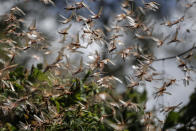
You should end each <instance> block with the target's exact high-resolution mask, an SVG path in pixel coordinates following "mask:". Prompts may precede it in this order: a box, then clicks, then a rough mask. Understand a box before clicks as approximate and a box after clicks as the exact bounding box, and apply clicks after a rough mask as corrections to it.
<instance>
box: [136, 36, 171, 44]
mask: <svg viewBox="0 0 196 131" xmlns="http://www.w3.org/2000/svg"><path fill="white" fill-rule="evenodd" d="M135 36H136V37H137V38H138V39H151V40H153V41H154V42H156V44H157V46H158V47H159V46H162V45H163V44H164V41H165V40H166V39H167V38H168V37H169V35H168V36H166V37H165V38H164V39H163V40H160V39H158V38H156V37H153V36H142V35H140V34H137V33H136V34H135Z"/></svg>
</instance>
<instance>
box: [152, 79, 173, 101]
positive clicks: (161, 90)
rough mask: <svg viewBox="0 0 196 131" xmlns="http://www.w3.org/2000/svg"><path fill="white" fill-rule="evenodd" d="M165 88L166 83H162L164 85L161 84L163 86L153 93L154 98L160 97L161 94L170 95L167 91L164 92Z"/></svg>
mask: <svg viewBox="0 0 196 131" xmlns="http://www.w3.org/2000/svg"><path fill="white" fill-rule="evenodd" d="M166 87H167V83H166V82H164V83H163V86H162V87H161V88H159V89H158V91H156V92H155V93H154V95H155V98H157V97H160V96H162V95H163V94H168V95H171V93H170V92H167V91H166Z"/></svg>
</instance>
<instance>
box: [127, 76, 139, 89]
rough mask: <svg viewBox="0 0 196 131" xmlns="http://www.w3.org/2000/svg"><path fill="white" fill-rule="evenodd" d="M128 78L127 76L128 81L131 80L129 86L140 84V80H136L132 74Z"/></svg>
mask: <svg viewBox="0 0 196 131" xmlns="http://www.w3.org/2000/svg"><path fill="white" fill-rule="evenodd" d="M126 78H127V79H128V81H129V82H130V83H129V84H128V85H127V87H128V88H133V87H136V86H139V82H138V81H135V80H134V79H133V77H132V76H128V77H126Z"/></svg>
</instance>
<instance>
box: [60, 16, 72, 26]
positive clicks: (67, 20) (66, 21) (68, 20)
mask: <svg viewBox="0 0 196 131" xmlns="http://www.w3.org/2000/svg"><path fill="white" fill-rule="evenodd" d="M59 16H60V17H61V18H63V19H64V20H62V21H59V22H60V23H62V24H67V23H69V22H70V21H71V20H72V17H73V14H72V15H71V16H70V17H69V18H66V17H65V16H63V15H59Z"/></svg>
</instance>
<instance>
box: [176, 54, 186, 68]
mask: <svg viewBox="0 0 196 131" xmlns="http://www.w3.org/2000/svg"><path fill="white" fill-rule="evenodd" d="M176 59H177V60H178V62H179V63H180V64H179V65H178V67H184V66H186V63H185V62H184V61H183V60H182V59H180V57H178V56H177V57H176Z"/></svg>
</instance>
